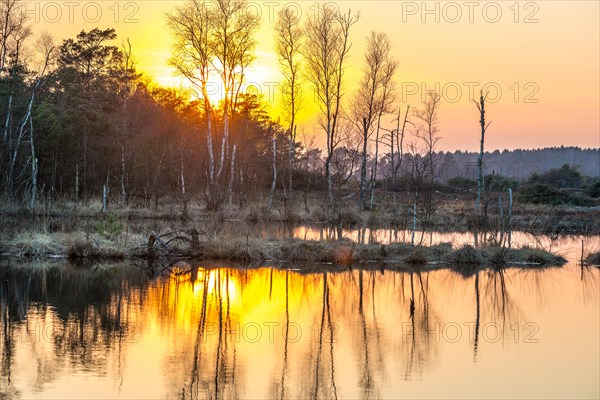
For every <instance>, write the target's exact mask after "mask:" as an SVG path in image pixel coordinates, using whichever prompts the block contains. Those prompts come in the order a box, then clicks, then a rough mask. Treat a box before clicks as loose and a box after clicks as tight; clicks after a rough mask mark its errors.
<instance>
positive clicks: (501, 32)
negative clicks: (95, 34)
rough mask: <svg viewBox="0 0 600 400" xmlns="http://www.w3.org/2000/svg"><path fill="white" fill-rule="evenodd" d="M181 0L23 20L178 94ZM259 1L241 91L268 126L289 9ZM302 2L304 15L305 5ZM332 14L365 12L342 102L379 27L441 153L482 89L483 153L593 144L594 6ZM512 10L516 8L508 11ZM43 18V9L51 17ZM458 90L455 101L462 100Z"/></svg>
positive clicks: (383, 8) (467, 131) (458, 141)
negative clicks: (111, 30)
mask: <svg viewBox="0 0 600 400" xmlns="http://www.w3.org/2000/svg"><path fill="white" fill-rule="evenodd" d="M180 2H181V1H151V2H145V1H142V2H139V3H128V2H117V3H115V4H118V5H119V8H118V9H119V13H118V15H116V14H115V12H116V11H115V10H116V9H115V8H114V5H113V3H110V2H106V4H105V2H100V3H96V4H100V7H101V18H100V19H99V20H98V21H95V20H94V22H92V20H90V18H84V17H82V10H83V9H84V7H85V4H88V3H90V4H91V3H94V2H82V3H81V6H80V7H79V8H75V9H74V14H73V18H72V22H71V21H70V20H69V18H68V9H66V8H64V7H63V8H64V9H63V10H62V18H60V19H59V20H58V21H57V22H50V21H49V20H48V18H44V10H45V9H44V4H45V3H43V2H41V3H39V4H41V5H40V6H38V11H35V10H36V9H35V8H31V9H30V14H31V16H37V17H38V22H37V23H35V29H36V31H41V30H48V31H51V32H52V33H53V34H55V35H56V36H57V37H59V38H61V39H62V38H66V37H73V36H75V35H76V34H77V33H78V32H79V31H80V30H82V29H91V28H93V27H96V26H98V27H115V28H116V30H117V34H118V35H119V38H120V39H125V38H129V39H130V40H131V42H132V45H133V51H134V53H135V56H136V58H137V59H138V67H139V69H140V70H141V71H143V72H144V73H146V74H147V75H148V76H150V77H152V78H153V79H154V80H155V81H156V82H158V83H159V84H163V85H170V86H174V87H186V85H185V84H183V83H182V81H181V79H180V78H178V77H176V76H175V74H174V72H173V70H172V68H171V67H169V66H168V58H169V49H170V37H169V33H168V31H167V30H166V28H165V18H164V13H166V12H168V11H169V10H170V9H171V8H172V7H173V6H174V5H175V4H178V3H180ZM109 3H110V4H109ZM267 3H268V2H265V4H262V3H256V4H257V5H258V6H259V8H260V10H262V16H263V23H262V26H261V28H260V31H259V33H258V35H257V42H258V46H257V58H256V60H255V63H254V65H253V67H252V68H251V69H250V70H249V72H248V79H247V81H248V82H249V83H252V84H254V83H258V85H259V86H260V87H261V89H262V90H261V91H262V93H263V95H264V97H265V100H266V101H267V102H268V103H269V104H270V105H271V114H272V116H273V117H274V118H277V117H280V116H281V115H280V114H281V112H280V107H279V99H278V96H274V97H272V96H271V88H273V87H275V88H276V85H277V83H278V82H279V81H280V74H279V72H278V62H277V58H276V56H275V55H274V54H273V49H274V44H273V36H272V28H273V23H272V18H271V17H272V15H273V13H274V12H276V11H277V8H276V7H279V6H281V7H283V6H284V5H285V4H287V3H281V5H275V4H272V3H269V4H270V5H269V4H267ZM36 4H38V3H36ZM127 4H135V5H136V7H137V8H135V9H134V8H127V9H126V6H127ZM300 4H301V6H302V13H303V16H304V17H306V16H307V15H308V14H309V13H310V12H311V8H310V7H311V6H312V5H313V3H311V2H306V3H304V2H303V3H300ZM333 4H336V5H338V6H339V8H340V9H341V10H346V9H347V8H352V9H353V10H357V11H360V14H361V19H360V21H359V23H358V24H357V25H356V26H355V29H354V30H353V32H352V37H351V39H352V42H353V47H352V50H351V53H350V56H351V59H350V62H349V63H348V68H347V72H346V73H347V75H346V76H347V80H346V94H345V97H344V98H345V99H346V101H348V100H350V98H351V96H352V91H353V89H354V88H355V83H356V82H357V81H358V79H359V77H360V73H361V72H360V71H361V65H362V54H363V51H364V48H365V37H366V36H367V35H368V33H369V31H370V30H372V29H375V30H379V31H383V32H386V33H387V34H388V35H389V36H390V38H391V40H392V44H393V52H394V55H395V57H396V58H397V59H398V60H399V61H400V68H399V72H398V75H397V80H398V82H400V83H399V84H398V91H399V93H398V98H399V101H400V102H401V103H402V105H406V104H410V105H411V107H412V108H413V109H414V108H415V107H418V106H419V103H420V101H421V98H422V96H423V93H424V89H425V90H426V89H432V88H436V87H437V88H439V89H440V90H441V91H442V98H443V100H444V101H443V103H442V107H441V109H440V129H441V135H442V140H441V142H440V147H441V148H442V149H445V150H454V149H461V150H465V149H467V150H474V149H476V148H477V146H478V142H477V140H478V139H477V138H478V132H477V110H476V109H475V108H474V105H473V104H472V103H471V101H470V100H471V99H470V98H469V97H470V92H472V90H471V89H474V90H475V92H477V91H478V89H479V88H482V87H483V86H484V85H486V84H487V85H488V86H489V85H491V87H492V89H493V88H495V87H499V88H500V90H501V92H502V94H501V96H500V98H499V100H498V101H497V102H495V103H493V102H490V103H489V107H488V110H489V118H490V120H492V121H493V124H492V126H491V128H490V132H489V135H488V137H487V138H486V141H487V143H486V147H487V148H488V149H491V150H493V149H503V148H509V149H511V148H530V147H544V146H560V145H579V146H583V147H599V146H600V135H599V133H600V106H599V104H600V95H599V91H598V88H599V86H600V78H599V74H598V71H599V70H600V55H599V51H598V49H599V48H600V39H599V38H600V28H599V27H600V21H599V12H600V8H599V7H600V6H599V3H598V2H590V1H580V2H549V1H546V2H533V3H531V2H530V3H526V4H534V5H535V6H537V9H534V8H531V7H532V6H527V8H526V4H525V3H522V2H521V3H513V2H500V3H497V2H496V3H494V4H498V5H499V7H500V8H501V18H500V19H499V20H498V21H496V22H491V21H492V20H494V18H493V17H494V14H493V13H492V11H493V10H488V11H487V13H488V14H484V13H483V5H484V4H482V5H481V7H478V8H475V9H473V10H472V11H473V15H472V18H473V22H470V21H469V10H468V9H466V8H463V9H462V10H460V11H461V19H459V20H458V22H450V20H451V19H453V18H454V15H455V14H454V10H453V9H451V7H452V6H450V7H449V6H448V4H459V5H460V4H462V3H455V2H454V3H453V2H435V4H437V6H436V5H435V4H432V5H430V7H431V8H432V9H435V7H439V11H438V12H437V15H436V12H435V11H434V12H433V13H429V14H427V12H426V10H423V9H420V8H421V4H425V3H421V2H414V3H413V2H402V1H369V2H368V3H367V2H356V1H349V2H335V3H333ZM411 4H412V5H414V6H416V7H417V10H416V11H414V10H412V9H411V10H408V9H406V7H408V6H409V5H411ZM514 4H518V5H519V6H520V8H518V9H517V8H514V7H515V6H514ZM31 7H34V6H31ZM59 7H60V5H59ZM110 7H113V8H112V9H111V8H110ZM511 7H513V8H511ZM488 8H489V7H488ZM88 11H89V10H88ZM134 11H135V12H134ZM49 12H50V10H46V13H47V14H48V13H49ZM89 12H90V13H91V11H89ZM48 15H49V14H48ZM126 17H129V18H126ZM436 18H437V19H438V22H436ZM402 19H405V22H402ZM515 20H516V21H517V22H515ZM115 21H117V23H115ZM423 21H425V22H423ZM407 84H408V85H409V86H408V87H407V86H406V85H407ZM474 84H475V85H476V86H473V85H474ZM532 84H533V85H532ZM412 85H416V86H417V87H418V89H417V92H416V93H413V90H412V88H413V86H412ZM309 86H310V85H309V84H308V83H307V84H306V85H304V87H305V107H304V109H303V110H302V111H301V115H299V121H300V122H301V123H302V124H303V125H304V128H305V129H306V131H307V132H312V131H313V126H314V125H315V122H316V117H317V113H318V105H317V104H316V103H315V101H314V99H313V98H312V92H311V90H310V88H309ZM456 90H459V91H460V93H459V94H458V95H457V94H456ZM220 97H221V96H219V95H218V94H214V95H213V96H211V100H212V101H213V102H217V101H218V100H220ZM392 119H393V118H392V117H390V118H388V120H390V121H391V120H392ZM317 130H318V129H317Z"/></svg>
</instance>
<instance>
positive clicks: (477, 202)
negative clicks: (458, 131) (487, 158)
mask: <svg viewBox="0 0 600 400" xmlns="http://www.w3.org/2000/svg"><path fill="white" fill-rule="evenodd" d="M486 98H487V94H486V96H484V95H483V91H481V92H480V93H479V103H477V102H476V101H475V100H473V102H474V103H475V105H476V106H477V109H478V110H479V116H480V119H479V125H480V126H481V140H480V142H479V144H480V146H479V157H478V158H477V171H478V178H477V200H475V214H478V213H479V205H480V204H481V191H482V190H483V185H484V182H483V179H484V177H483V145H484V140H485V132H486V131H487V128H488V127H489V126H490V124H491V123H492V121H490V122H488V124H487V125H486V123H485V100H486Z"/></svg>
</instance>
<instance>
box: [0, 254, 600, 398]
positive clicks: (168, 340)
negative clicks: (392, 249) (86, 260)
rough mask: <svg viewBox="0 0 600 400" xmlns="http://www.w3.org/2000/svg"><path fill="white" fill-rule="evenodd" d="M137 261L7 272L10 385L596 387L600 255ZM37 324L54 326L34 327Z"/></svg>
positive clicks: (201, 394) (454, 391)
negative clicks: (534, 259)
mask: <svg viewBox="0 0 600 400" xmlns="http://www.w3.org/2000/svg"><path fill="white" fill-rule="evenodd" d="M135 271H136V270H133V272H132V269H131V268H130V267H127V266H123V267H121V268H117V267H114V268H113V269H108V270H98V271H90V270H82V269H78V268H73V267H68V266H60V267H56V266H54V267H40V268H34V269H31V268H29V269H28V268H25V267H22V268H21V270H19V271H17V270H16V269H15V270H14V271H11V274H12V275H11V277H12V278H11V279H12V280H11V279H9V282H11V285H13V286H9V292H8V293H9V294H11V293H12V294H14V296H13V295H11V296H9V297H6V296H5V295H4V294H3V297H2V311H3V315H4V316H5V317H6V318H4V320H3V326H4V329H5V332H7V334H6V335H3V337H2V343H1V344H2V360H3V362H2V380H1V381H0V382H1V386H0V389H1V390H0V393H1V394H4V395H7V396H8V397H19V396H22V397H26V398H35V397H37V398H52V397H55V398H65V397H122V398H131V397H138V398H139V397H144V398H156V397H160V398H164V397H168V398H172V397H179V398H182V397H183V398H234V397H241V398H286V397H291V398H309V397H313V398H314V397H317V398H336V397H338V398H342V397H344V398H359V397H360V398H362V397H383V398H396V397H398V396H401V395H402V396H407V397H430V398H431V397H465V396H474V397H486V396H487V397H498V396H499V397H528V396H538V397H539V396H541V397H545V396H553V397H594V396H596V397H597V395H598V392H599V390H598V380H597V376H598V372H599V370H598V369H599V367H598V363H597V361H598V357H599V354H600V352H599V348H598V337H599V328H598V310H599V307H598V286H599V285H598V282H599V281H600V273H599V271H598V269H584V270H581V271H580V270H579V268H577V267H575V266H573V265H570V266H568V267H566V268H553V269H547V270H519V269H507V270H499V271H491V270H490V271H481V272H478V273H475V274H472V275H467V276H461V275H459V274H457V273H455V272H453V271H450V270H448V269H438V270H431V271H428V272H419V271H413V272H395V271H389V270H387V271H379V270H362V269H354V270H347V271H342V272H336V273H333V272H320V273H313V274H301V273H299V272H296V271H290V270H285V269H277V268H257V269H241V268H229V267H227V268H212V267H207V266H197V265H189V264H186V263H179V264H177V265H176V266H175V267H173V268H172V269H171V272H170V273H169V274H168V275H165V276H163V277H160V278H158V279H153V280H148V278H147V277H145V275H144V274H143V273H142V272H143V271H140V272H139V273H138V272H135ZM13 278H14V279H13ZM25 278H26V279H25ZM60 285H62V288H61V286H60ZM17 293H18V295H17ZM19 296H20V297H19ZM67 299H69V300H68V301H67ZM40 326H42V327H43V326H51V327H52V328H53V329H49V330H46V333H45V336H36V332H37V331H38V327H40ZM40 332H41V331H40ZM557 358H560V359H561V360H562V362H561V363H556V359H557ZM32 362H33V365H36V366H37V367H36V368H32V367H31V366H32ZM532 371H536V372H535V373H533V372H532ZM500 374H501V376H502V379H497V376H498V375H500ZM594 374H595V375H594ZM8 377H10V379H9V378H8ZM465 380H468V381H469V384H468V385H467V386H466V385H465V384H464V382H465ZM461 382H463V383H461Z"/></svg>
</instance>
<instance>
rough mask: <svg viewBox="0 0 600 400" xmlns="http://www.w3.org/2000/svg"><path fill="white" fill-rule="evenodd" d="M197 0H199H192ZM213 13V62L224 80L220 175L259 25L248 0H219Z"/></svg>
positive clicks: (213, 65) (218, 170)
mask: <svg viewBox="0 0 600 400" xmlns="http://www.w3.org/2000/svg"><path fill="white" fill-rule="evenodd" d="M193 1H198V0H193ZM212 3H213V4H215V5H216V7H215V9H216V10H215V12H214V14H213V18H214V25H213V29H214V32H213V34H212V40H211V44H212V46H213V47H214V55H215V57H214V58H212V60H211V64H212V67H213V68H214V70H215V72H216V73H217V74H218V75H219V77H220V79H221V83H222V84H223V93H222V97H223V137H222V140H221V157H220V161H219V166H218V168H217V177H220V176H221V173H222V171H223V168H224V163H225V155H226V154H229V126H230V122H231V121H230V118H231V116H232V114H233V113H234V111H235V109H236V107H237V98H238V95H239V91H240V90H241V87H242V84H243V83H244V80H245V77H246V76H245V70H246V68H247V67H248V66H249V65H250V64H251V63H252V61H254V59H255V54H254V48H255V47H256V41H255V39H254V34H255V33H256V31H257V30H258V27H259V25H260V18H259V16H258V15H256V14H253V13H252V11H250V8H249V6H248V1H247V0H216V1H215V2H212Z"/></svg>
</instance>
